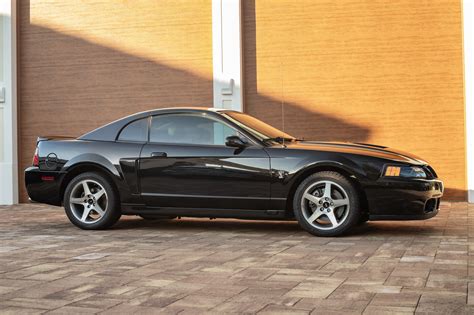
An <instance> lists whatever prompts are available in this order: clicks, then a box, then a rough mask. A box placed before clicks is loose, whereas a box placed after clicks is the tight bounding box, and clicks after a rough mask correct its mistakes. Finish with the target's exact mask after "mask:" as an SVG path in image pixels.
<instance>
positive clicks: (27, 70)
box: [19, 3, 370, 202]
mask: <svg viewBox="0 0 474 315" xmlns="http://www.w3.org/2000/svg"><path fill="white" fill-rule="evenodd" d="M28 8H29V3H22V10H21V16H20V19H21V28H20V49H19V60H20V64H19V126H20V128H19V155H20V163H19V172H20V176H19V177H20V190H21V193H20V200H21V201H23V202H25V201H27V195H26V193H25V190H24V182H23V170H24V168H25V167H27V166H28V165H30V164H31V155H32V154H33V152H34V148H35V142H36V137H37V136H39V135H51V134H55V135H71V136H78V135H80V134H83V133H85V132H87V131H89V130H92V129H94V128H96V127H98V126H101V125H103V124H105V123H108V122H110V121H112V120H114V119H117V118H120V117H122V116H125V115H129V114H132V113H135V112H138V111H143V110H148V109H152V108H161V107H173V106H203V107H212V99H213V96H212V78H207V77H203V76H202V75H197V74H196V73H193V71H192V70H193V69H189V70H187V69H178V68H176V67H172V66H169V65H166V64H163V63H160V62H157V61H155V60H150V59H146V58H143V57H138V56H134V55H132V54H127V53H125V52H123V51H119V50H116V49H112V48H109V47H106V46H102V45H99V44H97V43H92V42H90V41H88V40H85V39H82V38H79V37H76V36H70V35H66V34H64V33H61V32H58V31H55V30H53V29H50V28H47V27H43V26H39V25H34V24H31V23H30V22H29V21H30V17H29V9H28ZM249 40H250V42H251V41H252V40H253V42H254V44H255V38H253V39H252V38H250V39H249ZM247 42H248V40H247ZM152 44H156V45H159V43H152ZM210 54H211V52H210ZM251 54H252V52H251V53H250V56H246V61H247V60H252V55H251ZM210 58H212V56H210ZM203 62H205V63H208V64H209V66H210V67H211V68H210V70H211V71H212V59H209V60H204V61H203ZM256 79H257V78H256V76H254V77H253V80H254V81H251V80H249V82H248V83H247V85H246V88H247V89H248V91H247V93H248V94H247V95H252V97H251V98H249V97H247V98H246V101H247V103H246V104H245V106H246V111H248V112H250V113H252V114H254V115H255V116H257V117H258V118H260V119H262V120H264V121H267V122H269V123H272V124H275V125H276V126H277V127H281V116H279V115H280V113H281V112H280V110H281V100H279V99H277V98H274V97H271V96H268V95H262V94H259V93H258V92H257V91H256V89H253V88H252V86H254V85H255V84H256V81H255V80H256ZM256 104H258V105H259V107H260V108H261V105H262V104H263V105H264V107H263V108H264V111H261V112H258V111H257V112H254V111H253V110H252V108H256V106H255V105H256ZM284 105H285V107H286V108H287V110H288V108H293V109H292V110H294V111H296V112H297V114H298V116H299V115H304V117H305V119H306V121H308V122H317V123H315V124H313V123H311V124H309V125H308V126H310V127H309V128H307V129H306V130H305V131H304V133H303V134H297V136H300V137H305V138H307V139H318V130H321V129H320V128H326V127H327V126H329V125H333V126H338V128H337V129H336V130H335V132H334V133H333V134H332V135H331V139H328V138H325V139H322V140H345V141H348V140H350V141H365V140H366V139H367V138H368V135H369V133H370V131H369V130H368V129H367V128H364V127H361V126H356V125H354V124H351V123H348V122H346V121H344V120H342V119H338V118H337V117H332V116H330V115H326V114H324V113H320V112H314V111H305V110H304V108H303V107H302V106H298V105H297V104H294V103H291V102H285V104H284ZM290 112H291V110H290ZM293 123H301V122H293ZM285 127H286V129H287V131H289V132H291V129H292V122H291V120H290V122H289V123H287V126H285Z"/></svg>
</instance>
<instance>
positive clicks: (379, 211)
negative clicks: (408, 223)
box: [366, 178, 444, 220]
mask: <svg viewBox="0 0 474 315" xmlns="http://www.w3.org/2000/svg"><path fill="white" fill-rule="evenodd" d="M443 191H444V186H443V182H442V181H440V180H437V179H405V178H390V179H389V178H381V179H379V180H378V181H377V182H376V183H375V184H373V185H371V186H370V187H367V188H366V194H367V199H368V202H369V219H370V220H425V219H429V218H432V217H434V216H436V215H437V214H438V211H439V204H440V201H441V197H442V196H443Z"/></svg>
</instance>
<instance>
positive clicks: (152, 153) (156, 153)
mask: <svg viewBox="0 0 474 315" xmlns="http://www.w3.org/2000/svg"><path fill="white" fill-rule="evenodd" d="M167 156H168V154H166V152H151V157H162V158H165V157H167Z"/></svg>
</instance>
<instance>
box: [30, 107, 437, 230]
mask: <svg viewBox="0 0 474 315" xmlns="http://www.w3.org/2000/svg"><path fill="white" fill-rule="evenodd" d="M25 181H26V188H27V190H28V194H29V196H30V198H31V200H33V201H37V202H43V203H47V204H52V205H57V206H60V205H64V208H65V209H66V214H67V216H68V217H69V219H70V220H71V222H72V223H73V224H75V225H76V226H78V227H80V228H82V229H102V228H107V227H110V226H112V225H113V224H114V223H115V222H117V220H118V219H119V218H120V216H121V215H139V216H141V217H143V218H145V219H169V218H175V217H179V216H190V217H211V218H213V217H221V218H245V219H250V218H251V219H272V220H273V219H296V220H298V222H299V224H300V225H301V227H303V228H304V229H305V230H307V231H308V232H310V233H312V234H314V235H319V236H334V235H339V234H341V233H344V232H346V231H347V230H349V229H350V228H351V227H353V226H354V225H356V224H358V223H361V222H365V221H367V220H420V219H428V218H431V217H433V216H435V215H436V214H437V213H438V208H439V203H440V198H441V196H442V195H443V184H442V182H441V181H440V180H438V179H437V175H436V173H435V171H434V170H433V168H431V167H430V166H429V165H428V164H427V163H426V162H425V161H423V160H421V159H419V158H417V157H415V156H413V155H411V154H407V153H403V152H399V151H395V150H392V149H389V148H386V147H382V146H377V145H369V144H360V143H331V142H319V141H303V140H299V139H296V138H294V137H292V136H290V135H288V134H286V133H284V132H283V131H280V130H278V129H276V128H274V127H272V126H270V125H268V124H266V123H264V122H262V121H260V120H258V119H256V118H254V117H252V116H249V115H246V114H243V113H240V112H235V111H230V110H215V109H208V110H206V109H202V108H172V109H159V110H152V111H147V112H142V113H138V114H135V115H131V116H128V117H125V118H122V119H119V120H117V121H115V122H112V123H110V124H108V125H105V126H103V127H100V128H98V129H96V130H93V131H91V132H89V133H87V134H85V135H83V136H81V137H79V138H77V139H67V138H64V137H39V138H38V142H37V148H36V152H35V155H34V158H33V165H32V166H31V167H28V168H27V169H26V170H25Z"/></svg>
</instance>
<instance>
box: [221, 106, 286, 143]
mask: <svg viewBox="0 0 474 315" xmlns="http://www.w3.org/2000/svg"><path fill="white" fill-rule="evenodd" d="M222 116H225V117H227V119H229V120H230V121H232V122H234V123H235V124H237V125H239V126H240V127H241V128H243V129H245V130H247V131H248V132H249V133H251V134H252V135H254V136H255V137H256V138H257V139H260V140H264V139H267V138H276V137H282V138H289V139H292V138H294V137H293V136H290V135H289V134H287V133H285V132H283V131H281V130H279V129H276V128H275V127H272V126H270V125H269V124H266V123H264V122H263V121H261V120H258V119H257V118H255V117H252V116H250V115H247V114H243V113H239V112H223V113H222Z"/></svg>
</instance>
